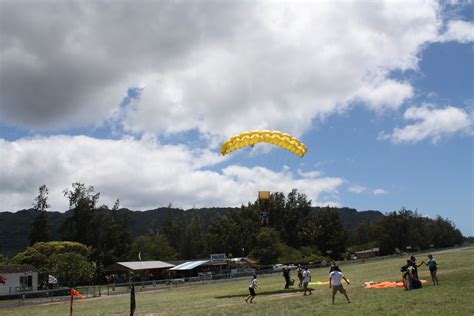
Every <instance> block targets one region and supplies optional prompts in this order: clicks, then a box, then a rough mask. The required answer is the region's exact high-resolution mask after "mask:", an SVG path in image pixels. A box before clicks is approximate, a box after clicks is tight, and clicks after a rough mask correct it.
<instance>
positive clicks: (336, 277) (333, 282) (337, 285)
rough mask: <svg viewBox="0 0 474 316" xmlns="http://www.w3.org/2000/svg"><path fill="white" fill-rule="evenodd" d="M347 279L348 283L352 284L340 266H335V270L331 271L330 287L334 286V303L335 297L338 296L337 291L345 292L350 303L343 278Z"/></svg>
mask: <svg viewBox="0 0 474 316" xmlns="http://www.w3.org/2000/svg"><path fill="white" fill-rule="evenodd" d="M343 279H344V281H346V283H347V284H350V283H349V281H348V280H347V279H346V277H345V276H344V274H342V272H341V271H340V269H339V267H338V266H334V271H332V272H331V273H329V288H332V303H333V304H334V298H335V297H336V293H337V291H339V292H340V293H342V294H344V296H345V297H346V299H347V302H348V303H350V302H351V301H350V300H349V297H348V296H347V291H346V289H345V288H344V287H343V286H342V282H341V281H342V280H343Z"/></svg>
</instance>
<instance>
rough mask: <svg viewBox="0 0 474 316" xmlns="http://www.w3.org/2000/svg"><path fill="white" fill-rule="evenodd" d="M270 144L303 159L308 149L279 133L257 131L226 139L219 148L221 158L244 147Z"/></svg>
mask: <svg viewBox="0 0 474 316" xmlns="http://www.w3.org/2000/svg"><path fill="white" fill-rule="evenodd" d="M262 142H263V143H270V144H273V145H276V146H279V147H281V148H283V149H286V150H288V151H291V152H292V153H294V154H295V155H297V156H300V157H303V156H304V155H305V154H306V152H307V151H308V148H307V147H306V145H305V144H303V143H302V142H301V141H300V140H299V139H298V138H296V137H294V136H291V135H290V134H287V133H282V132H279V131H267V130H257V131H248V132H243V133H240V134H238V135H236V136H233V137H231V138H230V139H228V140H227V141H226V142H225V143H224V144H222V147H221V153H222V155H223V156H225V155H227V154H228V153H231V152H233V151H235V150H237V149H241V148H243V147H246V146H253V145H255V144H257V143H262Z"/></svg>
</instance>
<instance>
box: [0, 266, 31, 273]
mask: <svg viewBox="0 0 474 316" xmlns="http://www.w3.org/2000/svg"><path fill="white" fill-rule="evenodd" d="M37 271H38V270H36V268H35V267H34V266H32V265H31V264H5V265H0V273H22V272H37Z"/></svg>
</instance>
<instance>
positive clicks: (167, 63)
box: [0, 0, 474, 235]
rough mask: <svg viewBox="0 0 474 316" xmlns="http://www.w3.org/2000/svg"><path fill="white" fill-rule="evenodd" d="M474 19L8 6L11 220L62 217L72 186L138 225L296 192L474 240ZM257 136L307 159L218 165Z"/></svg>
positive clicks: (327, 11) (237, 7)
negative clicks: (130, 214) (444, 221)
mask: <svg viewBox="0 0 474 316" xmlns="http://www.w3.org/2000/svg"><path fill="white" fill-rule="evenodd" d="M53 5H54V6H55V10H51V6H53ZM473 8H474V5H473V4H472V1H466V2H464V1H447V2H441V3H438V2H436V1H420V2H416V1H413V2H410V3H407V2H401V1H400V2H394V1H391V2H382V1H381V2H356V3H350V2H345V3H340V2H337V3H331V2H320V3H317V4H316V3H315V4H307V3H306V4H305V3H302V2H294V3H291V4H290V3H286V4H283V3H274V2H267V1H261V2H260V1H258V2H255V3H248V2H239V1H235V2H232V3H220V4H217V3H211V2H200V3H198V2H187V3H186V4H184V3H176V2H173V3H171V2H170V3H167V2H159V3H158V2H157V3H150V2H147V1H145V2H144V3H143V5H141V6H138V7H137V6H136V5H135V4H134V3H132V2H121V3H115V4H110V3H105V2H99V1H98V2H94V3H84V2H77V3H76V4H75V5H74V6H67V5H58V4H57V3H54V2H48V1H45V2H42V3H33V4H31V3H27V2H23V1H6V0H2V1H0V12H1V13H0V14H1V16H0V37H1V38H2V39H4V40H3V41H2V42H1V43H0V82H1V85H0V161H1V165H2V167H1V169H0V205H2V206H1V209H0V211H16V210H19V209H22V208H28V207H30V206H31V204H32V203H33V200H34V197H35V196H36V194H37V190H38V187H39V186H40V185H42V184H46V185H47V186H48V188H49V190H50V204H51V210H53V211H64V210H65V209H66V208H67V201H66V200H65V198H64V197H63V196H62V191H63V190H64V189H65V188H67V187H70V185H71V183H72V182H75V181H80V182H83V183H86V184H87V185H94V186H95V187H96V190H97V191H100V192H101V201H102V203H105V204H108V205H112V204H113V201H114V200H115V199H116V198H119V199H120V202H121V206H123V207H128V208H131V209H136V210H146V209H151V208H155V207H159V206H166V205H168V204H169V203H172V204H173V205H174V206H176V207H182V208H190V207H205V206H239V205H241V204H246V203H247V202H248V201H253V200H254V199H255V197H256V192H257V191H258V190H271V191H282V192H285V193H287V192H289V191H290V190H291V189H292V188H298V189H299V191H301V192H304V193H305V194H307V195H308V196H309V197H310V198H311V199H312V201H313V204H314V205H327V204H329V205H335V206H347V207H353V208H356V209H358V210H359V211H362V210H369V209H371V210H380V211H383V212H388V211H394V210H399V209H400V208H401V207H406V208H409V209H411V210H417V211H418V212H419V213H420V214H422V215H424V216H430V217H435V216H436V215H441V216H443V217H447V218H449V219H451V220H452V221H453V222H454V223H455V225H456V226H457V227H458V228H460V229H461V231H462V232H463V233H464V234H465V235H474V215H473V212H474V205H473V198H472V196H473V192H474V190H473V178H474V177H473V122H474V114H473V113H474V92H473V91H474V58H473V54H474V49H473V41H474V26H473V25H474V24H473V15H472V12H473V11H474V10H473ZM103 12H107V14H106V15H105V14H104V13H103ZM33 13H34V14H33ZM125 13H126V14H127V17H128V18H127V19H126V21H124V20H123V15H124V14H125ZM53 30H54V31H53ZM253 129H271V130H280V131H285V132H289V133H291V134H293V135H295V136H297V137H299V138H300V139H301V140H302V141H303V142H304V143H305V144H306V145H307V146H308V149H309V151H308V153H307V155H306V156H305V157H303V158H301V159H300V158H298V157H295V156H293V155H292V154H290V153H287V152H285V151H283V150H281V149H278V148H274V147H271V146H255V148H254V149H245V150H242V151H240V152H235V153H232V154H230V155H228V156H226V157H222V156H221V155H220V154H219V147H220V145H221V144H222V142H223V141H225V140H226V139H227V138H228V137H230V136H232V135H235V134H236V133H239V132H241V131H246V130H253Z"/></svg>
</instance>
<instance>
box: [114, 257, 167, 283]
mask: <svg viewBox="0 0 474 316" xmlns="http://www.w3.org/2000/svg"><path fill="white" fill-rule="evenodd" d="M174 266H175V265H174V264H172V263H168V262H164V261H127V262H115V263H113V264H111V265H110V266H108V267H107V268H105V272H108V273H110V276H109V281H110V282H111V283H115V281H116V279H117V278H118V279H120V278H121V276H120V275H122V276H123V274H124V273H127V274H129V273H132V274H138V275H139V276H140V277H141V279H143V280H158V279H162V278H164V277H165V276H167V275H168V273H167V272H168V269H170V268H173V267H174ZM124 281H126V280H124Z"/></svg>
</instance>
